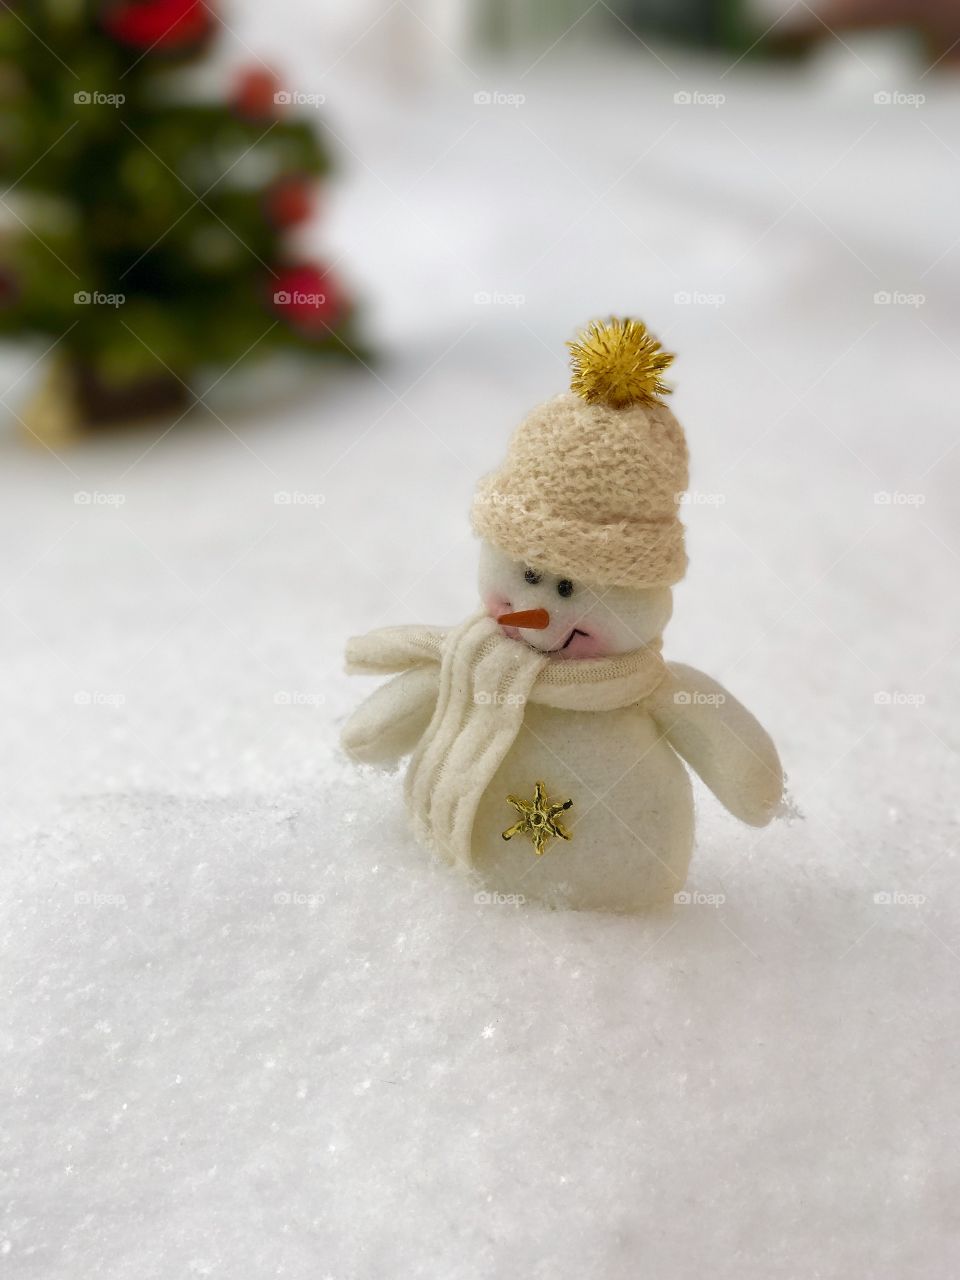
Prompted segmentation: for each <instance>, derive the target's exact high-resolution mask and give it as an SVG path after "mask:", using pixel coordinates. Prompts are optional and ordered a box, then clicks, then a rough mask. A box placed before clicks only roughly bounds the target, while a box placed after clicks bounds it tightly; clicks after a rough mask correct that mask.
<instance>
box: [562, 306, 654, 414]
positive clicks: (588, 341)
mask: <svg viewBox="0 0 960 1280" xmlns="http://www.w3.org/2000/svg"><path fill="white" fill-rule="evenodd" d="M567 346H568V347H569V348H570V352H571V361H570V362H571V365H572V367H573V378H572V379H571V382H570V390H571V391H574V392H576V394H577V395H578V396H580V397H581V398H582V399H583V400H585V401H586V402H587V404H605V405H609V406H610V408H611V409H626V408H627V407H628V406H629V405H632V404H651V403H654V402H656V400H657V397H658V396H665V395H669V394H670V390H671V388H670V387H668V386H667V385H666V384H665V383H664V382H662V381H661V378H660V375H661V374H662V373H663V371H664V370H665V369H667V368H669V366H670V365H671V364H672V363H673V358H674V357H673V355H672V354H671V353H670V352H669V351H664V350H663V348H662V347H661V346H660V343H659V342H658V341H657V339H656V338H655V337H654V336H653V334H652V333H650V332H649V330H648V329H647V326H646V325H645V324H644V323H643V321H642V320H630V319H625V320H620V319H618V318H617V317H616V316H613V317H611V318H610V320H608V321H606V322H605V323H603V322H601V321H597V320H595V321H594V322H593V324H591V325H590V327H589V328H588V329H585V330H584V331H583V333H580V334H578V335H577V339H576V341H575V342H568V343H567Z"/></svg>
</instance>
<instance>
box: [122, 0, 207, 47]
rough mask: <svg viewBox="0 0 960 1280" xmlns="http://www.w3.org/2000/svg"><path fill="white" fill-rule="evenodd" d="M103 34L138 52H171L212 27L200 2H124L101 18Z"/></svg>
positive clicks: (205, 6) (205, 8)
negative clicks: (140, 50) (154, 50)
mask: <svg viewBox="0 0 960 1280" xmlns="http://www.w3.org/2000/svg"><path fill="white" fill-rule="evenodd" d="M103 25H104V28H105V29H106V31H107V33H108V34H109V35H111V36H113V38H114V39H115V40H119V41H120V42H121V43H122V44H129V45H134V46H136V47H137V48H139V49H151V48H154V47H155V48H158V49H174V48H179V47H181V46H183V45H189V44H194V43H196V41H198V40H201V39H202V38H203V37H204V36H205V35H207V33H208V32H209V31H210V30H211V28H212V26H213V15H212V13H211V12H210V9H209V8H208V6H207V5H206V4H205V3H204V0H128V3H125V4H119V5H114V6H113V7H112V8H111V9H109V10H108V11H107V13H106V14H105V15H104V18H103Z"/></svg>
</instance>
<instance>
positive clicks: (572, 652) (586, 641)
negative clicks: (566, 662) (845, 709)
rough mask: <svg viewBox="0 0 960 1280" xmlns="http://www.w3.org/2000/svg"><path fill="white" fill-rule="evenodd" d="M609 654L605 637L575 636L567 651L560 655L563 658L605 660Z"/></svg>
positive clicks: (562, 651) (564, 650)
mask: <svg viewBox="0 0 960 1280" xmlns="http://www.w3.org/2000/svg"><path fill="white" fill-rule="evenodd" d="M608 652H609V649H608V647H607V642H606V640H605V639H604V638H603V636H595V635H587V636H574V637H573V639H572V640H571V641H570V643H569V644H568V645H567V647H566V649H563V650H561V652H560V654H559V655H558V656H559V657H561V658H603V657H605V656H606V654H607V653H608Z"/></svg>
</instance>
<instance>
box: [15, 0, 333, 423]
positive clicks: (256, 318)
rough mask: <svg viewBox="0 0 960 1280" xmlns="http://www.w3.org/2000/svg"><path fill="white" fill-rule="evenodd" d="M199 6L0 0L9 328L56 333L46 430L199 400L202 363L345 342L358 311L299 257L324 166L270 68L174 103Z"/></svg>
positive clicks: (167, 0)
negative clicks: (226, 95) (228, 90)
mask: <svg viewBox="0 0 960 1280" xmlns="http://www.w3.org/2000/svg"><path fill="white" fill-rule="evenodd" d="M217 26H218V22H217V16H216V13H215V11H214V9H213V8H212V7H211V5H210V4H209V3H207V2H206V0H29V3H27V0H0V183H2V185H3V186H4V187H6V191H5V192H4V193H3V195H2V197H0V199H2V203H3V208H2V215H3V219H2V220H3V223H4V224H5V226H6V230H5V231H4V233H3V234H2V235H0V333H3V334H15V335H25V336H28V335H36V336H40V337H42V338H44V339H46V340H47V341H48V342H49V343H51V344H54V343H55V344H56V345H55V349H54V353H53V355H52V356H51V357H50V359H49V363H48V365H47V369H48V378H47V381H46V383H45V385H44V387H43V389H42V391H41V393H40V395H39V396H38V397H37V398H36V399H35V400H34V402H33V404H32V406H30V407H28V408H27V409H25V410H24V411H23V416H24V418H25V419H26V425H27V426H28V427H29V428H30V429H31V430H35V431H37V433H38V434H41V435H42V436H45V435H48V434H55V433H57V432H58V431H64V430H70V429H71V427H73V426H75V425H77V424H80V425H82V424H95V423H102V422H109V421H114V420H117V421H119V420H126V419H129V418H132V417H139V416H143V415H145V414H149V413H151V412H157V411H166V412H169V411H170V410H171V409H173V408H175V407H176V406H178V405H183V406H184V407H185V406H186V405H188V404H189V403H190V402H191V399H192V397H191V395H190V392H189V391H188V389H187V385H185V384H189V383H190V380H191V376H192V375H195V374H196V371H197V370H198V368H200V367H201V366H213V367H217V368H220V369H223V370H226V369H228V368H229V367H230V366H231V365H233V364H234V363H236V362H238V361H240V360H242V359H243V358H244V357H245V355H246V354H247V353H250V354H256V355H262V354H265V353H267V352H271V351H272V352H276V351H277V350H278V349H287V350H290V349H294V350H300V351H306V352H311V353H326V354H337V355H349V354H351V352H353V351H355V350H356V349H357V348H356V342H355V336H354V334H353V332H352V330H353V317H352V314H351V311H352V308H351V306H350V303H349V301H348V299H347V297H346V296H345V294H344V292H343V290H342V288H341V287H340V286H339V285H338V284H337V282H336V279H335V278H334V276H333V275H332V274H331V272H329V271H328V270H326V269H325V268H324V267H323V266H322V265H318V264H315V263H312V262H310V261H307V260H305V259H304V258H303V257H302V256H301V255H298V254H297V253H296V252H295V251H294V250H293V249H292V248H291V245H290V241H291V230H292V229H293V228H294V227H296V225H297V224H300V223H303V222H305V220H306V219H307V218H308V217H309V216H310V214H311V212H312V196H313V184H314V183H315V181H316V180H317V179H318V178H319V177H321V176H322V175H323V174H324V173H325V172H326V170H327V167H328V159H327V156H326V154H325V152H324V150H323V148H322V146H321V145H320V142H319V141H318V138H317V134H316V132H315V130H314V129H313V127H312V126H311V125H310V124H309V123H306V122H304V121H301V120H296V119H293V118H291V116H290V115H289V111H290V107H289V104H290V102H291V98H292V97H293V95H291V94H289V93H285V92H283V91H281V89H280V86H279V84H278V83H277V81H276V80H275V78H274V76H273V75H272V73H271V72H269V71H267V70H265V69H260V68H257V69H253V70H250V71H247V72H245V73H243V74H242V75H241V76H240V78H239V80H238V81H237V83H236V85H235V87H234V93H233V96H232V100H231V101H229V102H228V103H226V104H224V103H221V102H211V101H205V100H196V96H195V95H194V96H193V97H192V98H191V99H190V100H184V99H185V97H187V95H186V94H185V92H184V88H183V83H182V82H183V79H184V77H183V74H182V73H183V71H184V69H185V68H186V67H187V66H188V65H189V64H191V63H193V62H196V61H198V60H200V59H202V58H203V56H204V54H205V53H206V52H207V51H208V49H209V47H210V45H211V42H212V41H213V39H214V38H215V36H216V33H217Z"/></svg>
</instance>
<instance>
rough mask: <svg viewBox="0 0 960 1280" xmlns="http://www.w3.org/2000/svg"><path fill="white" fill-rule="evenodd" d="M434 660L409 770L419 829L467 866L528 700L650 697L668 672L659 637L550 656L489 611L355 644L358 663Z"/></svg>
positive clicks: (573, 707) (567, 704)
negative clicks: (430, 698) (432, 694)
mask: <svg viewBox="0 0 960 1280" xmlns="http://www.w3.org/2000/svg"><path fill="white" fill-rule="evenodd" d="M434 662H436V663H439V666H440V673H439V692H438V696H437V705H436V708H435V710H434V713H433V717H432V719H431V721H430V724H429V726H428V728H427V730H426V732H425V734H424V735H423V738H422V739H421V741H420V744H419V746H418V747H417V749H416V751H415V752H414V754H413V757H412V759H411V761H410V766H409V769H408V770H407V777H406V784H405V793H406V800H407V807H408V809H409V811H410V814H411V817H412V819H413V823H414V827H415V829H416V832H417V835H418V836H419V837H420V839H421V840H423V841H424V843H425V844H428V845H429V846H430V847H432V848H433V849H435V850H437V852H439V853H440V854H441V855H442V856H443V857H445V858H447V859H448V860H449V861H451V862H454V863H457V864H459V865H461V866H464V867H466V866H468V865H469V863H470V860H471V858H470V838H471V833H472V831H473V822H474V818H475V816H476V812H477V806H478V804H479V803H480V798H481V796H482V795H483V793H484V791H485V790H486V788H487V786H488V785H489V783H490V780H491V778H492V777H493V775H494V774H495V773H496V771H497V769H498V767H499V766H500V764H501V762H502V761H503V759H504V757H505V756H506V754H507V752H508V751H509V750H510V748H511V746H512V745H513V743H514V740H515V739H516V737H517V734H518V733H519V732H520V726H521V724H522V723H523V714H524V707H525V705H526V703H527V702H536V703H541V704H543V705H545V706H548V707H559V708H563V709H566V710H570V711H612V710H614V709H615V708H617V707H627V706H631V705H633V704H634V703H637V702H640V701H642V700H643V699H644V698H646V697H647V696H648V695H649V694H650V693H652V692H653V690H654V689H656V688H657V686H658V685H659V684H660V682H661V680H662V679H663V678H664V676H665V674H666V667H665V665H664V662H663V659H662V658H661V657H660V645H659V640H658V641H657V642H656V643H654V644H651V645H647V646H645V647H643V648H641V649H635V650H633V651H632V652H630V653H622V654H617V655H615V656H614V657H611V658H584V659H576V658H570V659H558V658H551V657H550V656H549V655H547V654H543V653H539V652H538V651H537V650H536V649H532V648H531V647H530V646H529V645H526V644H523V643H522V641H517V640H511V639H509V638H508V637H507V636H505V635H504V633H503V631H502V630H501V629H500V627H499V626H498V625H497V623H496V622H495V621H494V619H492V618H490V617H488V616H487V615H486V614H480V615H476V616H474V617H472V618H470V619H468V621H466V622H464V623H463V624H462V626H459V627H456V628H455V629H454V630H452V631H444V630H442V629H440V628H432V627H385V628H383V629H382V630H379V631H371V632H370V633H369V634H368V635H365V636H357V637H355V638H354V639H352V640H350V641H349V642H348V645H347V670H348V671H351V672H355V673H363V674H368V675H369V674H383V675H386V674H388V673H390V672H397V671H406V670H409V669H410V668H412V667H419V666H425V665H427V664H430V663H434Z"/></svg>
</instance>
